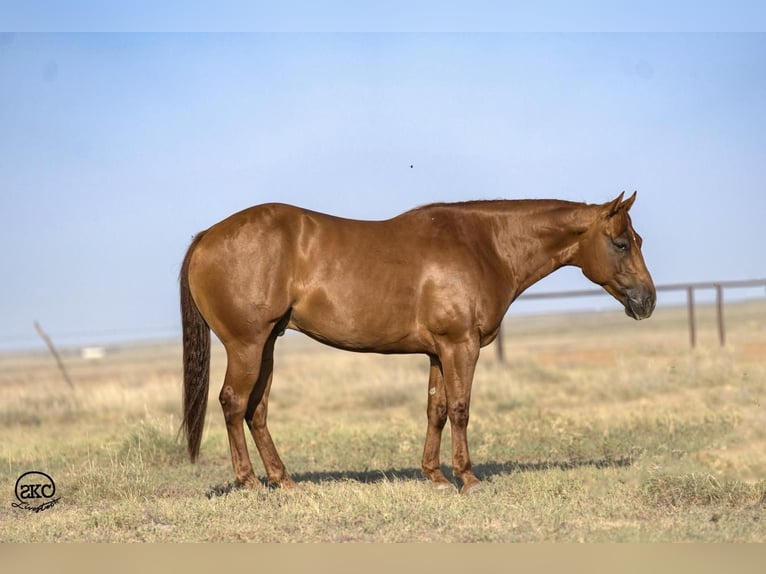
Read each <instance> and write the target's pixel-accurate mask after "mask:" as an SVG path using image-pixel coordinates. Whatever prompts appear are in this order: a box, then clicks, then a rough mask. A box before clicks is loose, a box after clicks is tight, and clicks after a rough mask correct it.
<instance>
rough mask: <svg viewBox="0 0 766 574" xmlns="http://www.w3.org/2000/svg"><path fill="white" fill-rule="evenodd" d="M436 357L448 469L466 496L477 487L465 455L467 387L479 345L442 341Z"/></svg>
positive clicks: (469, 462)
mask: <svg viewBox="0 0 766 574" xmlns="http://www.w3.org/2000/svg"><path fill="white" fill-rule="evenodd" d="M439 358H440V360H441V365H442V372H443V378H444V390H445V393H446V400H447V416H448V417H449V421H450V429H451V430H452V468H453V471H454V474H455V477H456V478H458V479H460V481H461V482H462V483H463V487H462V488H461V489H460V492H461V494H467V493H469V492H471V491H472V490H475V489H477V488H479V487H480V486H481V483H480V482H479V479H478V478H476V475H475V474H474V473H473V470H471V457H470V456H469V454H468V417H469V411H470V407H471V385H472V383H473V375H474V371H475V369H476V361H477V360H478V358H479V342H478V340H473V339H471V338H469V339H466V340H464V341H461V342H457V343H451V342H450V343H447V342H445V343H444V344H442V345H440V348H439Z"/></svg>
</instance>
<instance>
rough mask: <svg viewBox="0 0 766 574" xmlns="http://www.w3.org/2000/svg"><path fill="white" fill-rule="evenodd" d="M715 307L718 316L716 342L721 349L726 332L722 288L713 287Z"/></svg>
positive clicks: (719, 286) (724, 341)
mask: <svg viewBox="0 0 766 574" xmlns="http://www.w3.org/2000/svg"><path fill="white" fill-rule="evenodd" d="M715 306H716V312H717V315H718V342H719V343H721V346H722V347H723V346H724V345H725V344H726V330H725V327H724V324H723V286H722V285H716V286H715Z"/></svg>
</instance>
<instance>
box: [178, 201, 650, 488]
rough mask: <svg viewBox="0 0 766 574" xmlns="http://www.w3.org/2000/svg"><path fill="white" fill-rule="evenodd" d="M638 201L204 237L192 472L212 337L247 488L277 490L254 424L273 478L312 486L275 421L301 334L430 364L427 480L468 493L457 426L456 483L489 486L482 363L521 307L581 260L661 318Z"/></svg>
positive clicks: (459, 476) (190, 386)
mask: <svg viewBox="0 0 766 574" xmlns="http://www.w3.org/2000/svg"><path fill="white" fill-rule="evenodd" d="M623 197H624V192H623V193H621V194H620V195H619V196H618V197H617V198H615V199H614V200H612V201H608V202H606V203H603V204H587V203H577V202H570V201H563V200H555V199H549V200H542V199H520V200H489V201H468V202H461V203H434V204H430V205H425V206H422V207H418V208H415V209H412V210H410V211H407V212H405V213H403V214H401V215H398V216H396V217H393V218H391V219H387V220H381V221H360V220H354V219H344V218H340V217H335V216H331V215H326V214H323V213H318V212H315V211H310V210H307V209H302V208H299V207H295V206H291V205H285V204H280V203H269V204H263V205H258V206H254V207H250V208H248V209H245V210H243V211H240V212H237V213H235V214H233V215H231V216H229V217H227V218H226V219H223V220H222V221H220V222H218V223H216V224H215V225H213V226H212V227H210V228H209V229H207V230H205V231H202V232H200V233H198V234H197V235H196V236H194V238H193V239H192V242H191V245H190V246H189V248H188V251H187V252H186V255H185V257H184V259H183V264H182V266H181V272H180V302H181V316H182V327H183V335H182V336H183V367H184V369H183V422H182V425H181V432H183V434H184V435H185V438H186V442H187V447H188V453H189V457H190V459H191V461H192V463H193V462H195V461H196V460H197V458H198V456H199V451H200V443H201V440H202V429H203V425H204V422H205V413H206V410H207V399H208V387H209V378H210V377H209V371H210V336H211V335H210V331H211V330H212V331H213V332H214V333H215V334H216V336H217V337H218V338H219V340H220V341H221V343H222V344H223V346H224V348H225V351H226V357H227V366H226V374H225V376H224V380H223V386H222V389H221V391H220V394H219V401H220V404H221V408H222V410H223V416H224V420H225V423H226V430H227V434H228V441H229V447H230V450H231V462H232V466H233V469H234V475H235V478H236V483H237V484H239V485H244V486H245V487H249V488H256V487H261V486H264V487H265V486H266V485H264V484H262V483H261V482H260V480H258V479H257V477H256V475H255V473H254V470H253V466H252V463H251V461H250V456H249V454H248V450H247V442H246V438H245V431H244V425H245V424H246V425H247V427H248V428H249V430H250V433H251V435H252V437H253V440H254V441H255V446H256V448H257V449H258V452H259V454H260V456H261V459H262V461H263V466H264V469H265V471H266V475H267V479H268V483H269V485H275V486H282V487H295V486H296V484H295V482H294V481H293V480H292V479H291V478H290V476H289V474H288V473H287V470H286V468H285V465H284V464H283V462H282V460H281V458H280V457H279V454H278V453H277V450H276V447H275V446H274V441H273V440H272V437H271V434H270V432H269V429H268V426H267V424H266V420H267V414H268V402H269V392H270V389H271V384H272V373H273V367H274V345H275V342H276V340H277V337H279V336H280V335H282V334H283V333H284V332H285V330H286V329H293V330H297V331H301V332H303V333H305V334H306V335H308V336H309V337H311V338H313V339H315V340H317V341H320V342H321V343H324V344H327V345H330V346H332V347H336V348H339V349H345V350H349V351H357V352H375V353H383V354H390V353H401V354H404V353H407V354H411V353H416V354H424V355H426V356H427V357H428V359H429V361H430V371H429V377H428V399H427V400H428V403H427V409H426V413H427V429H426V438H425V445H424V448H423V456H422V461H421V468H422V472H423V475H424V476H425V477H426V478H427V479H428V480H429V481H430V482H431V484H432V485H433V486H434V487H436V488H438V489H453V488H455V486H454V485H453V484H452V483H451V482H450V481H448V480H447V478H446V477H445V476H444V473H443V472H442V470H441V463H440V459H439V450H440V444H441V436H442V430H443V429H444V426H445V425H446V422H447V420H449V422H450V430H451V439H452V467H453V476H454V478H455V479H456V480H458V481H459V482H460V483H461V484H462V487H460V492H461V493H468V492H471V491H474V490H476V489H477V488H479V487H480V485H481V482H480V481H479V479H478V478H477V477H476V475H475V474H474V472H473V471H472V467H471V459H470V456H469V452H468V439H467V428H468V419H469V411H470V404H471V386H472V384H473V376H474V369H475V366H476V363H477V360H478V358H479V350H480V348H482V347H484V346H486V345H488V344H490V343H491V342H492V341H493V340H494V339H495V337H497V334H498V331H499V330H500V325H501V321H502V319H503V317H504V316H505V314H506V312H507V310H508V308H509V306H510V305H511V303H512V302H513V301H514V300H515V299H516V298H518V297H519V295H521V294H522V293H523V292H524V290H526V289H527V288H528V287H529V286H531V285H532V284H534V283H535V282H537V281H539V280H540V279H542V278H543V277H545V276H547V275H549V274H550V273H552V272H553V271H555V270H556V269H559V268H560V267H562V266H565V265H573V266H577V267H579V268H580V269H581V270H582V272H583V274H584V275H585V277H587V278H588V279H589V280H591V281H592V282H594V283H596V284H597V285H600V286H602V287H603V288H604V289H605V290H606V292H608V293H609V294H611V295H612V296H613V297H614V298H615V299H616V300H617V301H619V302H620V303H621V304H622V305H623V307H624V308H625V313H626V314H627V315H628V316H629V317H632V318H633V319H637V320H640V319H645V318H647V317H649V316H650V315H651V314H652V311H653V310H654V307H655V303H656V291H655V287H654V284H653V282H652V278H651V276H650V274H649V271H648V270H647V268H646V264H645V262H644V258H643V255H642V253H641V246H642V239H641V237H640V236H639V235H638V233H636V231H635V230H634V229H633V225H632V222H631V218H630V216H629V214H628V211H629V210H630V208H631V206H632V205H633V202H634V201H635V199H636V193H635V192H634V193H633V195H632V196H630V197H629V198H628V199H626V200H623ZM458 486H460V485H458Z"/></svg>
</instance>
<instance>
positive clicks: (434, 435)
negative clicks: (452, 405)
mask: <svg viewBox="0 0 766 574" xmlns="http://www.w3.org/2000/svg"><path fill="white" fill-rule="evenodd" d="M430 359H431V371H430V373H429V375H428V428H427V430H426V443H425V446H424V447H423V464H422V468H423V474H424V475H425V476H426V478H428V479H429V480H430V481H431V482H432V484H433V486H434V487H435V488H437V489H439V490H447V489H451V488H453V487H452V484H451V483H450V482H449V481H448V480H447V479H446V478H445V477H444V473H443V472H442V469H441V462H440V460H439V449H440V447H441V442H442V430H443V429H444V425H445V424H446V423H447V395H446V394H445V392H444V376H443V374H442V366H441V363H440V362H439V359H438V357H434V356H431V357H430Z"/></svg>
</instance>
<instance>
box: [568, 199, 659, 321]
mask: <svg viewBox="0 0 766 574" xmlns="http://www.w3.org/2000/svg"><path fill="white" fill-rule="evenodd" d="M623 195H624V193H621V194H620V195H619V197H617V198H616V199H615V200H613V201H610V202H608V203H605V204H603V205H601V206H599V213H598V216H597V217H596V219H595V221H594V222H593V224H592V225H591V226H590V227H589V228H588V230H587V231H586V232H585V233H584V234H583V236H582V239H581V241H580V245H579V254H578V255H579V257H578V259H579V263H580V267H581V268H582V272H583V273H584V274H585V276H586V277H587V278H588V279H590V280H591V281H593V282H594V283H597V284H598V285H601V286H602V287H603V288H604V289H605V290H606V291H607V292H608V293H609V294H610V295H612V296H613V297H614V298H615V299H617V300H618V301H619V302H620V303H622V304H623V306H624V307H625V313H626V314H627V315H628V316H629V317H633V318H634V319H646V318H647V317H649V316H650V315H651V314H652V311H654V305H655V303H656V301H657V293H656V291H655V289H654V283H653V282H652V277H651V275H649V271H648V270H647V269H646V264H645V263H644V257H643V255H642V254H641V243H642V240H641V236H640V235H638V233H636V232H635V230H634V229H633V225H632V223H631V221H630V215H628V211H629V210H630V207H631V205H633V202H634V201H635V200H636V194H635V192H634V193H633V195H631V196H630V197H629V198H628V199H626V200H625V201H623V199H622V198H623Z"/></svg>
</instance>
